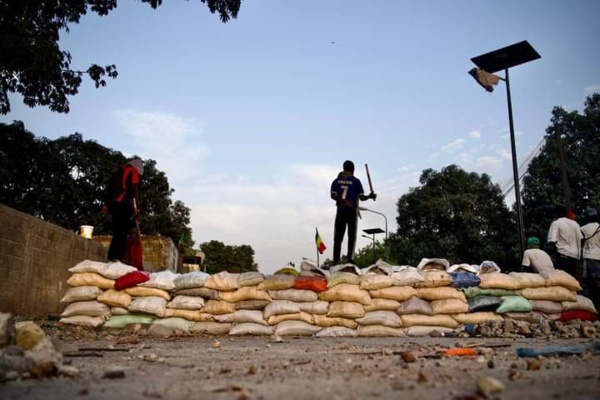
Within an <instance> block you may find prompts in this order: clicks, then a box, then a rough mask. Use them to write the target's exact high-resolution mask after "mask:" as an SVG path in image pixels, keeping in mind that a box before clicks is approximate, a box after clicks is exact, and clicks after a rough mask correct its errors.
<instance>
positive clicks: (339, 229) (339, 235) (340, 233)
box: [333, 208, 346, 265]
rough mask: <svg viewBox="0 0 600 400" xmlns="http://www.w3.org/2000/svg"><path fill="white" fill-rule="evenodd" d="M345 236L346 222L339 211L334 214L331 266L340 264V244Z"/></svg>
mask: <svg viewBox="0 0 600 400" xmlns="http://www.w3.org/2000/svg"><path fill="white" fill-rule="evenodd" d="M345 234H346V221H345V219H344V216H343V214H342V213H341V211H340V209H339V208H338V209H337V212H336V214H335V223H334V228H333V265H337V264H339V263H340V256H341V253H342V242H343V240H344V235H345Z"/></svg>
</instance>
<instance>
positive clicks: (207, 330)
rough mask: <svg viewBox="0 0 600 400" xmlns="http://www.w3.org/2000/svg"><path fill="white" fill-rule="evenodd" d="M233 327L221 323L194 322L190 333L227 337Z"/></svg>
mask: <svg viewBox="0 0 600 400" xmlns="http://www.w3.org/2000/svg"><path fill="white" fill-rule="evenodd" d="M231 326H232V325H231V324H227V323H220V322H194V325H192V328H191V329H190V332H191V333H192V334H198V333H200V334H206V335H227V334H228V333H229V330H230V329H231Z"/></svg>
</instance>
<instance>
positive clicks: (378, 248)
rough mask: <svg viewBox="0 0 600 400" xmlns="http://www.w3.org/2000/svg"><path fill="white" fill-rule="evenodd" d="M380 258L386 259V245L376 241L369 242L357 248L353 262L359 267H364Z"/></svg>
mask: <svg viewBox="0 0 600 400" xmlns="http://www.w3.org/2000/svg"><path fill="white" fill-rule="evenodd" d="M380 258H381V259H382V260H384V261H387V260H388V258H389V256H388V254H387V247H386V245H385V244H384V243H381V242H379V241H377V242H375V243H374V244H370V245H368V246H365V247H363V248H362V249H360V250H358V251H357V252H356V254H355V255H354V263H355V264H356V265H357V266H358V267H359V268H366V267H368V266H370V265H373V264H375V262H377V260H379V259H380Z"/></svg>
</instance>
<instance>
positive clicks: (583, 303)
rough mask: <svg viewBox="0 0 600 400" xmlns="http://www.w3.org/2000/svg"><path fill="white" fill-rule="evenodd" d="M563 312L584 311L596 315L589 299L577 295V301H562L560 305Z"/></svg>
mask: <svg viewBox="0 0 600 400" xmlns="http://www.w3.org/2000/svg"><path fill="white" fill-rule="evenodd" d="M561 305H562V308H563V311H569V310H586V311H589V312H592V313H595V314H597V311H596V307H595V306H594V303H592V301H591V300H590V299H588V298H587V297H585V296H582V295H579V294H578V295H577V301H563V302H562V303H561Z"/></svg>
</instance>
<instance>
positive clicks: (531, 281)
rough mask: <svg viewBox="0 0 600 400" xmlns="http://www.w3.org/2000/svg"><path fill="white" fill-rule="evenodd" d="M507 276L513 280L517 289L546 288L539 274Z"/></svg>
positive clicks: (524, 273)
mask: <svg viewBox="0 0 600 400" xmlns="http://www.w3.org/2000/svg"><path fill="white" fill-rule="evenodd" d="M508 275H509V276H511V277H513V278H515V280H516V281H517V284H518V285H519V289H525V288H536V287H544V286H546V280H545V279H544V277H543V276H541V275H540V274H536V273H533V272H510V273H509V274H508Z"/></svg>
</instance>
